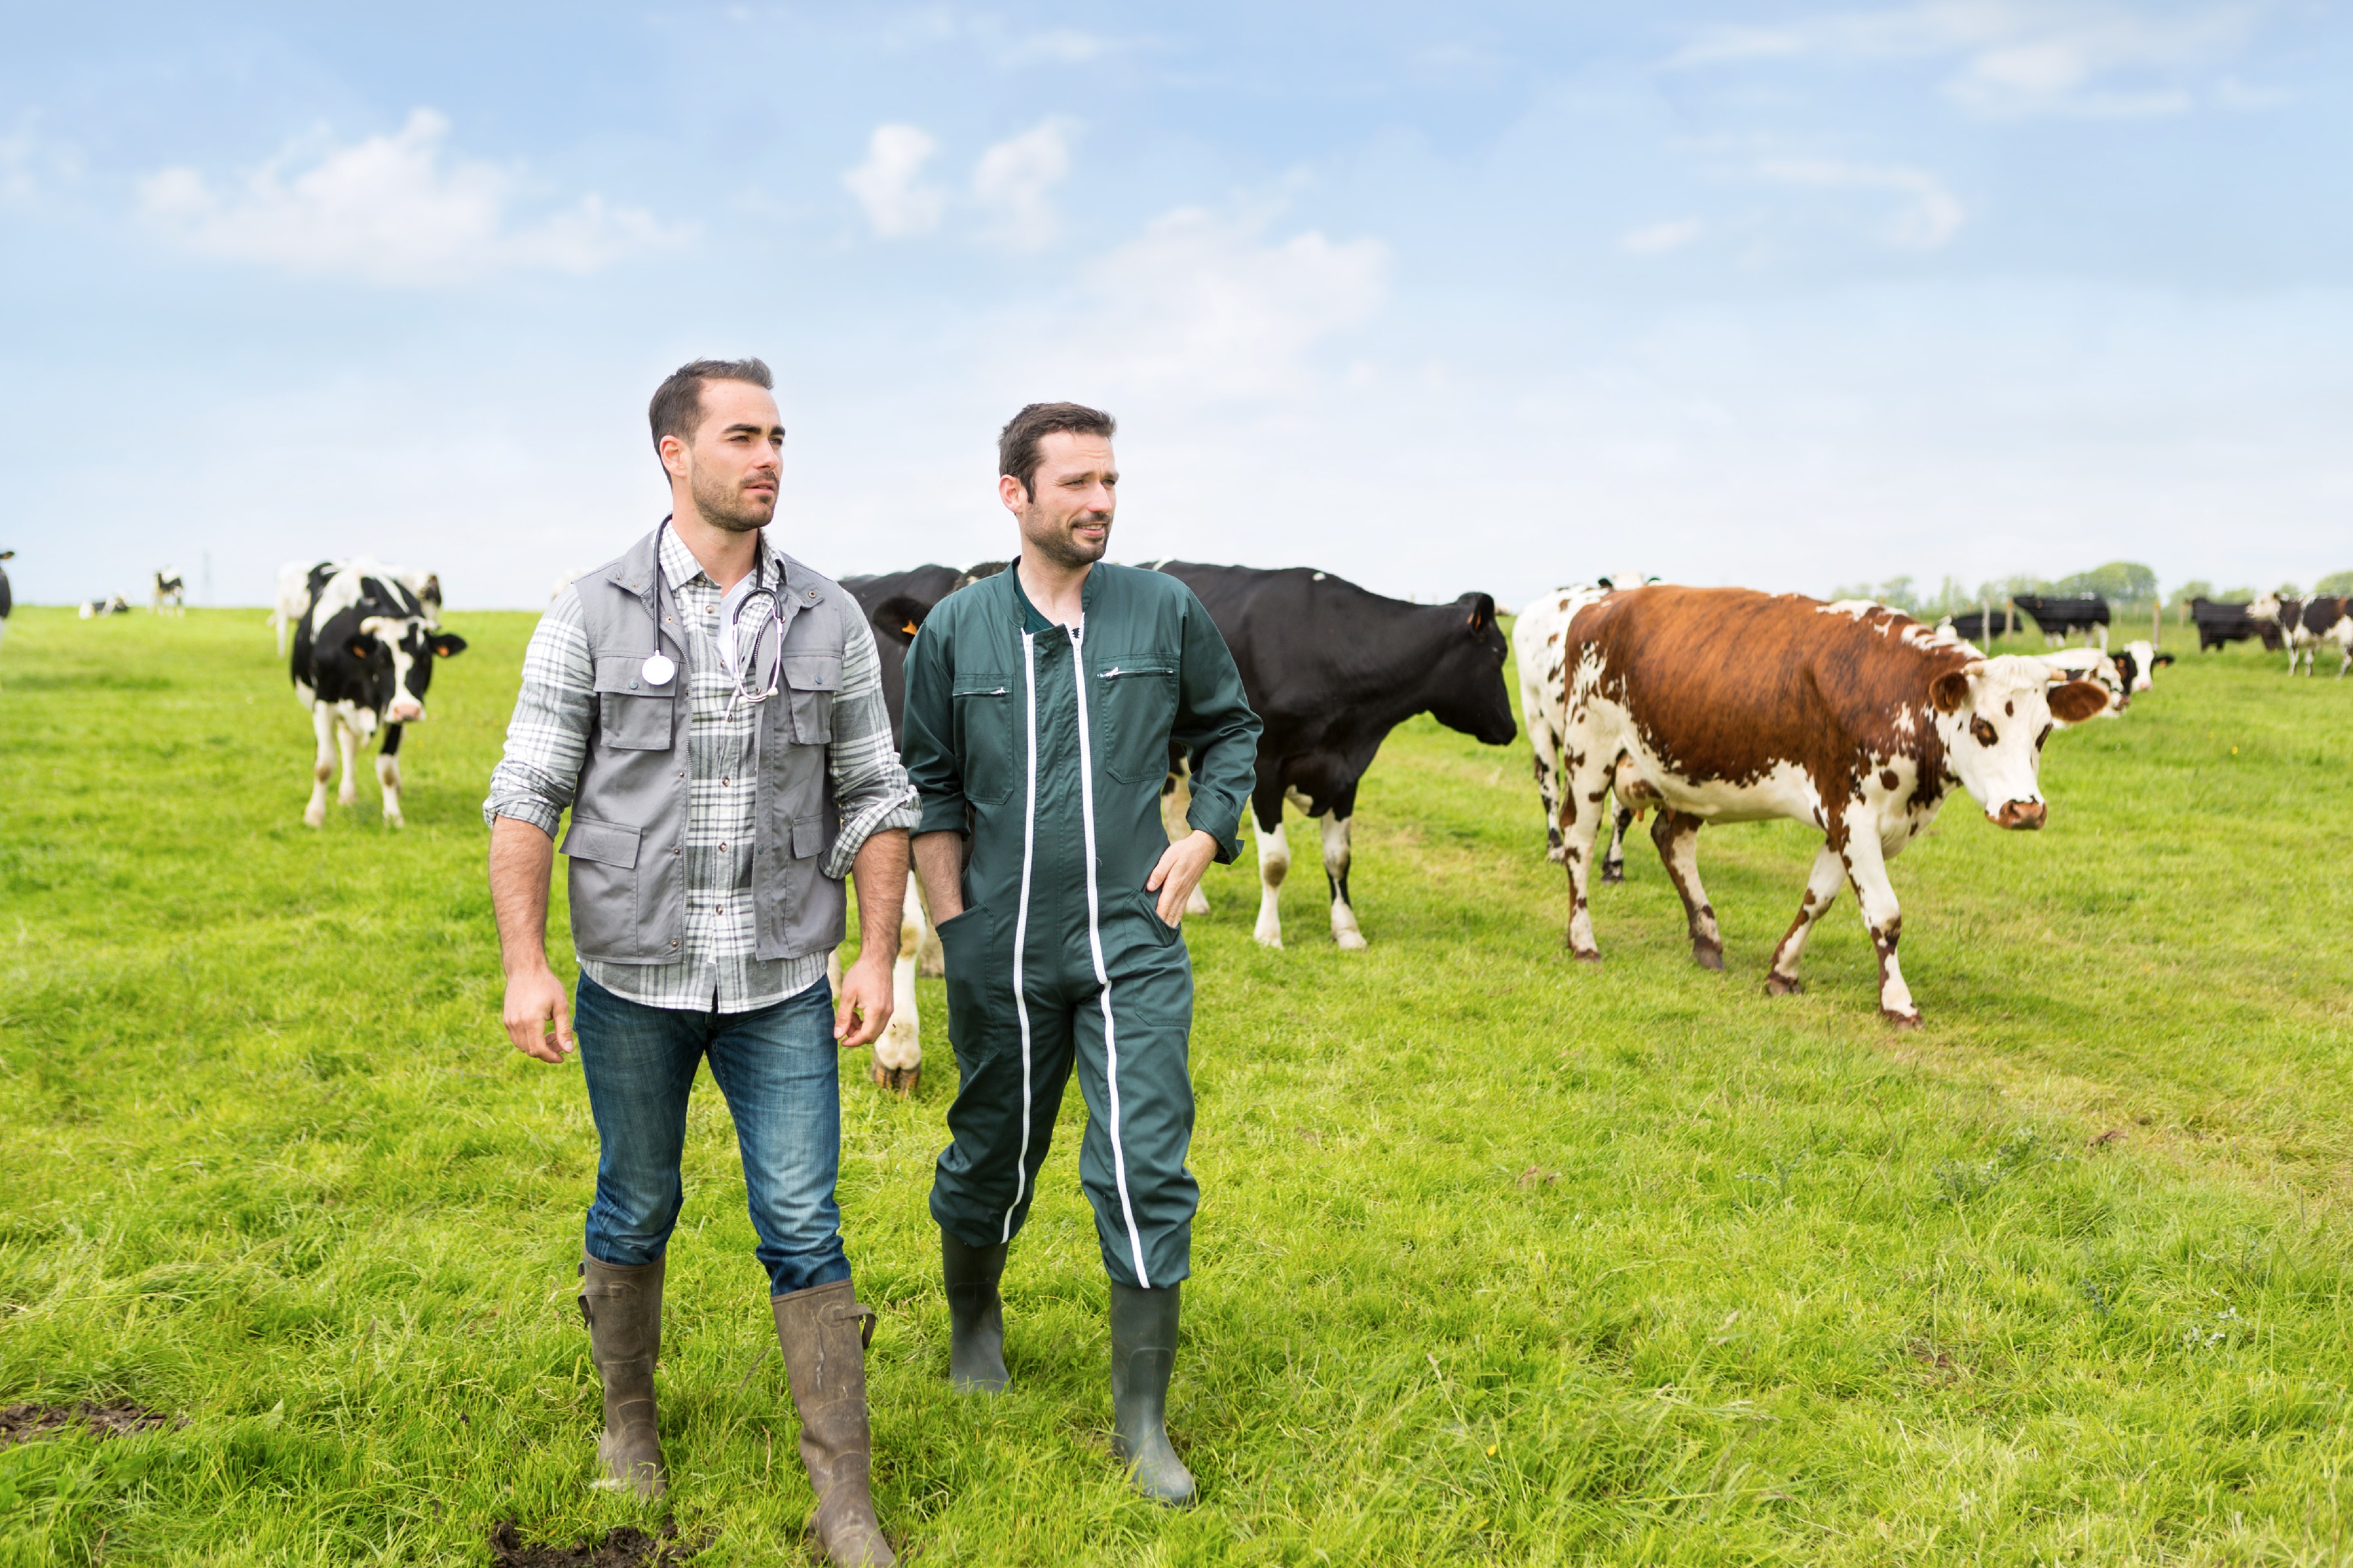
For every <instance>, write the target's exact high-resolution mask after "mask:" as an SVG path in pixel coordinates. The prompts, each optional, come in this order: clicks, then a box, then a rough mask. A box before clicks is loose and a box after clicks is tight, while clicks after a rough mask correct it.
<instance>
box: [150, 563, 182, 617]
mask: <svg viewBox="0 0 2353 1568" xmlns="http://www.w3.org/2000/svg"><path fill="white" fill-rule="evenodd" d="M167 606H168V607H169V609H170V610H171V613H172V614H174V615H175V616H185V615H186V614H187V613H188V585H187V584H186V583H185V582H184V581H182V580H181V577H180V569H179V568H178V567H177V566H166V567H164V569H163V570H162V571H161V572H158V573H156V574H155V584H154V588H153V593H152V595H151V596H150V599H149V603H148V608H150V609H152V610H153V611H154V613H155V614H157V615H159V616H160V615H162V614H164V610H165V608H166V607H167Z"/></svg>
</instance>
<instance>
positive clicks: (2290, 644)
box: [2247, 594, 2353, 680]
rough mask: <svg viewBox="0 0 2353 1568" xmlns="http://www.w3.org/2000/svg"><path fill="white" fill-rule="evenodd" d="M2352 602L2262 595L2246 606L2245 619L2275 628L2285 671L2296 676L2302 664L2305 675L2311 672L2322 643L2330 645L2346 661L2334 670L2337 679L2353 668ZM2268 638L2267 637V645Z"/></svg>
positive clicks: (2328, 598)
mask: <svg viewBox="0 0 2353 1568" xmlns="http://www.w3.org/2000/svg"><path fill="white" fill-rule="evenodd" d="M2349 605H2353V601H2348V600H2346V599H2341V598H2337V596H2335V595H2323V596H2321V597H2318V598H2313V599H2283V598H2281V597H2280V596H2279V595H2277V594H2265V595H2263V597H2262V598H2260V599H2257V600H2256V601H2255V602H2254V603H2253V604H2252V605H2248V606H2247V618H2248V619H2249V620H2251V621H2254V622H2257V623H2259V624H2266V625H2269V626H2274V627H2276V628H2277V629H2278V633H2279V637H2280V640H2281V641H2282V642H2283V643H2284V644H2285V645H2286V646H2287V672H2288V673H2289V674H2290V675H2294V674H2295V667H2296V666H2297V665H2298V664H2299V663H2301V664H2302V665H2303V666H2304V672H2305V673H2306V675H2310V674H2311V673H2312V658H2313V655H2314V654H2315V653H2316V652H2318V651H2319V649H2320V646H2321V645H2322V644H2323V643H2333V644H2335V645H2336V646H2337V648H2338V649H2339V650H2340V651H2341V652H2343V654H2344V656H2345V662H2344V663H2343V664H2340V665H2339V666H2338V667H2337V679H2340V680H2341V679H2344V676H2345V671H2346V668H2348V667H2353V615H2348V606H2349ZM2269 640H2270V639H2268V638H2266V639H2265V641H2266V644H2268V642H2269Z"/></svg>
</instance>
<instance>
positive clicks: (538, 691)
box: [482, 587, 596, 838]
mask: <svg viewBox="0 0 2353 1568" xmlns="http://www.w3.org/2000/svg"><path fill="white" fill-rule="evenodd" d="M595 722H596V671H595V668H594V667H593V666H592V665H591V664H590V662H589V658H588V634H587V631H586V627H585V626H584V623H583V619H582V616H581V611H580V591H579V590H578V589H577V588H574V587H566V588H565V590H564V592H563V593H561V594H559V595H556V598H555V603H554V604H553V605H549V606H548V607H547V613H546V614H545V615H543V616H540V617H539V627H538V629H537V630H535V631H533V633H532V634H531V646H530V647H528V648H526V649H525V650H524V652H523V656H522V690H520V691H519V692H517V693H516V694H515V706H514V717H513V718H512V719H510V720H509V721H507V745H506V752H505V754H504V755H503V756H502V757H501V758H500V759H499V765H498V766H497V767H496V768H493V769H492V770H491V794H490V798H489V799H487V800H485V801H484V802H482V820H483V821H484V822H486V823H495V822H496V821H497V820H498V819H499V818H500V817H501V816H512V817H513V818H514V819H515V820H516V821H517V822H528V823H530V824H531V825H532V826H533V827H536V828H538V829H539V830H540V831H541V832H543V833H544V834H546V835H547V836H548V837H550V838H553V837H555V830H556V827H557V826H558V825H560V824H561V823H562V822H563V820H564V814H565V811H566V810H567V809H568V808H569V807H570V806H571V805H572V800H573V797H574V796H575V795H577V794H578V793H579V790H580V768H581V764H582V763H585V762H586V760H587V756H588V735H589V730H590V727H591V726H592V725H593V724H594V723H595Z"/></svg>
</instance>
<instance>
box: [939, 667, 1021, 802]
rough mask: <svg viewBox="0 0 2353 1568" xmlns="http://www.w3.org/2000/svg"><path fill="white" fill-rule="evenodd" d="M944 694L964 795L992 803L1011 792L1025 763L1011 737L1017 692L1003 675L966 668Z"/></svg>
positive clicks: (973, 800)
mask: <svg viewBox="0 0 2353 1568" xmlns="http://www.w3.org/2000/svg"><path fill="white" fill-rule="evenodd" d="M948 700H949V702H950V703H951V704H952V705H953V716H954V722H955V752H956V756H957V757H958V758H959V759H960V760H961V761H962V762H963V763H964V797H965V799H966V800H968V801H970V802H972V803H973V804H974V805H997V804H999V803H1000V802H1002V801H1003V800H1004V799H1005V798H1006V797H1007V796H1008V795H1011V794H1012V793H1013V781H1014V779H1015V777H1016V776H1017V775H1018V774H1019V773H1021V772H1022V769H1023V766H1024V759H1023V758H1022V757H1021V756H1020V755H1019V753H1018V750H1017V748H1016V747H1015V744H1014V738H1013V729H1014V723H1015V712H1016V710H1018V708H1019V707H1020V706H1021V698H1020V697H1019V695H1018V693H1016V692H1015V691H1014V689H1013V682H1012V680H1011V679H1008V678H1007V677H1005V676H1002V675H987V674H967V675H959V676H957V677H956V678H955V684H954V685H953V686H952V687H951V688H950V689H949V691H948Z"/></svg>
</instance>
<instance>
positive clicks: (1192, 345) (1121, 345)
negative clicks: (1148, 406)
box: [1071, 207, 1388, 401]
mask: <svg viewBox="0 0 2353 1568" xmlns="http://www.w3.org/2000/svg"><path fill="white" fill-rule="evenodd" d="M1265 227H1266V220H1265V218H1263V217H1255V218H1254V217H1250V216H1244V217H1240V218H1229V217H1219V216H1216V215H1213V214H1211V213H1208V212H1205V211H1202V210H1200V209H1198V208H1192V207H1187V208H1180V209H1178V210H1177V211H1175V212H1171V213H1168V214H1166V216H1162V217H1160V218H1158V219H1156V220H1155V221H1154V222H1153V223H1152V225H1151V226H1149V227H1147V228H1146V229H1145V232H1144V233H1143V235H1141V236H1140V237H1137V238H1135V239H1133V240H1131V241H1129V242H1128V243H1127V244H1125V245H1123V246H1120V247H1117V248H1116V249H1114V250H1112V251H1110V252H1109V253H1107V254H1105V255H1104V256H1103V257H1101V258H1098V259H1097V260H1095V261H1094V262H1093V263H1092V265H1090V266H1089V267H1088V268H1087V269H1086V272H1085V275H1084V281H1085V285H1086V289H1087V292H1088V295H1089V297H1090V299H1091V300H1092V305H1093V311H1092V317H1091V320H1090V321H1089V323H1088V326H1089V330H1088V331H1085V332H1084V333H1083V334H1082V336H1081V337H1080V339H1079V340H1078V341H1076V342H1073V343H1072V344H1071V350H1072V353H1073V356H1074V357H1073V369H1074V370H1076V371H1078V372H1080V373H1081V374H1086V375H1087V378H1088V379H1090V380H1094V379H1099V378H1102V377H1104V376H1108V377H1110V378H1112V379H1113V380H1114V381H1115V382H1119V383H1122V384H1126V385H1129V386H1134V387H1136V388H1138V389H1144V390H1150V391H1153V392H1155V393H1159V394H1163V395H1172V396H1174V397H1175V398H1176V399H1177V400H1179V401H1193V400H1208V401H1215V400H1219V399H1228V398H1256V397H1263V396H1269V395H1277V394H1280V393H1282V392H1284V391H1287V390H1291V389H1294V388H1296V387H1298V386H1299V385H1300V384H1302V383H1303V381H1304V380H1305V379H1306V376H1307V370H1308V366H1307V355H1308V353H1309V351H1310V350H1311V349H1312V348H1314V346H1315V345H1316V344H1317V343H1318V342H1322V341H1323V340H1324V339H1326V338H1328V337H1331V336H1333V335H1335V334H1336V333H1339V332H1341V331H1345V329H1347V328H1350V327H1354V326H1356V325H1357V324H1359V323H1361V322H1363V321H1366V319H1367V318H1369V317H1370V316H1372V315H1373V313H1374V312H1375V311H1376V310H1378V309H1379V308H1380V306H1381V303H1382V301H1383V300H1385V298H1386V297H1387V294H1388V281H1387V274H1388V247H1385V246H1384V245H1382V244H1381V242H1380V241H1378V240H1377V239H1371V238H1359V239H1351V240H1338V241H1335V240H1332V239H1329V238H1326V237H1324V235H1322V234H1320V233H1317V232H1314V231H1313V230H1311V231H1309V232H1307V233H1304V234H1297V235H1293V236H1292V237H1289V238H1288V239H1282V240H1269V239H1267V238H1265V237H1264V235H1263V231H1264V229H1265Z"/></svg>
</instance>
